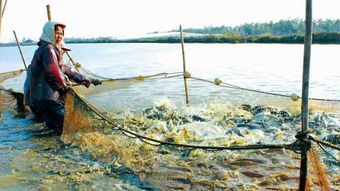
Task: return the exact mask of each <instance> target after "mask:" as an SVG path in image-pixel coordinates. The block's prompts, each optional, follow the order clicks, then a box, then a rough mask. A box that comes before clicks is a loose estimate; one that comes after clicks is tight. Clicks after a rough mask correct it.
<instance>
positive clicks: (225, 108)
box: [0, 71, 340, 190]
mask: <svg viewBox="0 0 340 191" xmlns="http://www.w3.org/2000/svg"><path fill="white" fill-rule="evenodd" d="M21 72H22V71H15V72H8V73H2V74H1V75H0V82H2V81H4V80H6V79H8V78H11V77H15V76H16V75H19V74H20V73H21ZM92 76H95V75H92ZM96 76H97V75H96ZM178 76H180V77H181V78H180V79H179V80H182V77H183V76H182V74H179V73H171V74H168V73H162V74H156V75H148V76H137V77H132V78H124V79H108V78H101V79H103V83H102V85H100V86H91V88H84V87H82V86H74V87H73V88H70V90H69V91H68V92H67V95H66V99H65V110H66V114H65V121H64V128H63V135H62V139H63V141H64V142H65V143H67V144H72V145H74V146H78V147H80V148H81V149H82V150H83V151H85V152H89V153H91V154H92V156H93V157H95V158H96V159H97V160H101V161H103V162H106V163H110V164H112V165H113V166H115V167H116V168H120V167H124V168H127V169H129V170H130V171H131V172H132V173H134V174H137V175H138V176H139V178H140V179H141V180H142V181H145V182H148V183H150V184H151V185H152V186H151V187H152V188H155V189H161V190H169V189H171V190H172V189H184V190H187V189H192V190H207V189H210V190H212V189H234V190H261V189H262V190H263V189H272V190H292V189H297V187H298V182H299V170H300V168H299V162H300V155H299V154H297V153H295V152H294V151H292V150H289V149H275V150H239V151H230V150H221V149H219V150H216V149H209V146H210V147H211V148H213V147H214V146H225V147H230V146H235V145H236V146H238V145H241V146H242V145H249V144H284V143H292V142H293V141H294V140H295V137H294V135H295V134H296V133H297V132H298V131H299V130H300V128H301V123H300V121H301V115H300V113H301V111H300V108H301V100H299V99H298V98H297V97H296V96H295V95H294V96H286V95H278V94H273V93H268V92H261V91H255V90H250V89H246V88H241V87H238V86H233V85H230V84H224V83H222V84H221V85H220V86H219V87H217V86H215V85H214V86H213V87H212V86H211V84H209V83H212V84H214V82H210V81H208V80H202V79H198V78H191V79H190V80H189V82H190V87H192V88H193V91H191V92H190V93H191V98H192V101H193V102H195V101H196V103H200V102H202V103H201V104H199V106H198V107H199V109H196V110H191V109H190V108H186V109H185V108H181V109H179V108H176V107H173V106H171V104H170V105H169V104H167V103H157V104H155V105H153V106H152V107H150V108H147V109H145V110H143V111H142V112H110V113H108V112H104V111H102V110H100V109H98V107H97V106H96V105H95V104H94V103H90V102H89V100H88V99H87V97H86V96H91V95H95V94H100V93H103V92H107V91H112V90H121V89H125V88H129V87H131V86H132V85H134V84H136V83H140V82H145V81H150V80H160V79H167V78H172V77H178ZM206 82H208V83H206ZM150 84H151V85H152V84H153V83H149V85H150ZM155 84H156V83H155ZM146 88H147V89H144V90H145V91H150V88H151V89H152V90H154V91H166V88H164V89H161V90H159V89H160V88H154V87H146ZM216 88H225V91H220V89H219V91H216ZM141 91H143V89H142V90H141ZM200 91H205V93H201V92H200ZM206 91H210V92H211V93H208V94H207V93H206ZM221 92H223V93H221ZM163 93H164V94H167V92H163ZM211 94H214V95H215V94H217V95H218V96H220V98H221V97H222V99H217V100H213V101H211V100H212V98H211V96H210V95H211ZM0 95H1V96H0V101H1V102H0V103H6V102H8V103H13V100H14V99H13V97H16V98H17V97H20V96H19V95H20V94H18V95H16V94H15V92H13V91H11V90H6V89H5V88H3V87H1V94H0ZM4 95H5V96H4ZM206 95H208V96H206ZM136 96H138V95H136ZM204 96H206V97H204ZM182 97H183V95H182ZM6 99H8V100H7V101H6ZM10 99H12V100H10ZM292 99H294V100H297V101H292ZM17 100H18V99H17ZM202 100H203V101H202ZM17 102H18V101H17ZM203 102H205V103H204V104H203ZM126 104H127V105H128V104H129V103H128V102H127V103H126ZM1 105H3V104H1ZM339 106H340V105H339V101H338V100H322V99H311V100H310V104H309V114H310V124H309V125H310V127H311V128H312V130H313V131H314V133H316V134H317V135H318V136H320V137H321V138H322V139H324V140H327V141H329V142H331V143H333V144H336V145H337V144H339V124H340V120H339V119H340V117H339V116H340V115H339V111H340V110H339V108H340V107H339ZM145 137H147V138H150V139H145ZM155 140H156V141H155ZM158 140H159V141H158ZM163 143H171V144H163ZM178 145H197V146H207V148H204V149H202V148H200V149H197V148H187V147H183V146H178ZM333 154H334V153H333ZM335 154H336V157H337V159H338V155H337V151H336V153H335ZM309 157H310V158H311V160H310V161H309V162H310V164H311V166H312V168H311V169H309V173H308V181H307V182H308V189H310V190H317V189H318V188H319V187H320V188H321V189H322V190H327V189H328V188H329V187H332V188H339V180H340V178H339V174H338V173H336V172H337V169H338V167H339V166H338V164H337V163H336V162H335V163H334V160H328V164H327V165H329V166H331V168H329V169H328V170H329V171H333V173H327V174H326V173H325V172H324V171H325V170H324V165H323V164H322V161H321V160H320V159H319V158H318V154H317V152H316V151H315V150H311V151H310V152H309ZM338 160H339V159H338ZM326 162H327V160H326ZM332 164H335V165H332ZM334 171H335V172H334ZM328 179H329V180H331V181H328Z"/></svg>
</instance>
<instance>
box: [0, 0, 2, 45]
mask: <svg viewBox="0 0 340 191" xmlns="http://www.w3.org/2000/svg"><path fill="white" fill-rule="evenodd" d="M1 28H2V0H0V42H1Z"/></svg>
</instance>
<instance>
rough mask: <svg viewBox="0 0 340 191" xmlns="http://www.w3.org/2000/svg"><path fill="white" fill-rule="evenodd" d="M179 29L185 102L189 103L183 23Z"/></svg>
mask: <svg viewBox="0 0 340 191" xmlns="http://www.w3.org/2000/svg"><path fill="white" fill-rule="evenodd" d="M179 30H180V34H181V46H182V57H183V78H184V89H185V102H186V104H189V92H188V84H187V76H186V71H187V70H186V66H185V53H184V37H183V31H182V25H179Z"/></svg>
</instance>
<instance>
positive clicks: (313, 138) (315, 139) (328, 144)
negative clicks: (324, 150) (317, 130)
mask: <svg viewBox="0 0 340 191" xmlns="http://www.w3.org/2000/svg"><path fill="white" fill-rule="evenodd" d="M308 138H309V139H310V140H312V141H314V142H316V143H318V144H321V145H324V146H327V147H330V148H332V149H335V150H338V151H340V147H339V146H337V145H333V144H331V143H329V142H327V141H322V140H320V139H318V138H315V137H313V136H309V137H308Z"/></svg>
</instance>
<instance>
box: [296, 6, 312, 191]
mask: <svg viewBox="0 0 340 191" xmlns="http://www.w3.org/2000/svg"><path fill="white" fill-rule="evenodd" d="M311 44H312V0H306V19H305V38H304V57H303V78H302V80H303V81H302V104H301V112H302V118H301V121H302V125H301V131H302V132H305V131H307V129H308V99H309V71H310V56H311ZM307 151H308V148H307V147H306V146H305V144H303V145H302V150H301V165H300V182H299V190H300V191H304V190H305V189H306V178H307V169H308V167H307V162H308V160H307Z"/></svg>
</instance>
